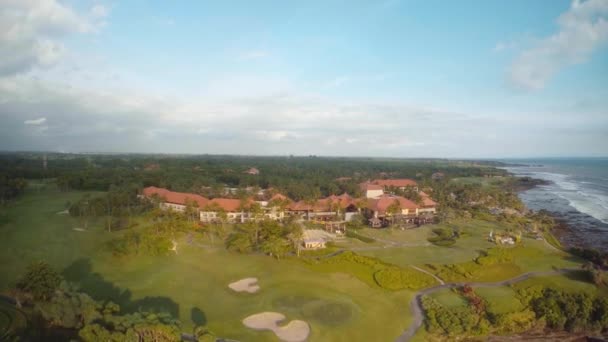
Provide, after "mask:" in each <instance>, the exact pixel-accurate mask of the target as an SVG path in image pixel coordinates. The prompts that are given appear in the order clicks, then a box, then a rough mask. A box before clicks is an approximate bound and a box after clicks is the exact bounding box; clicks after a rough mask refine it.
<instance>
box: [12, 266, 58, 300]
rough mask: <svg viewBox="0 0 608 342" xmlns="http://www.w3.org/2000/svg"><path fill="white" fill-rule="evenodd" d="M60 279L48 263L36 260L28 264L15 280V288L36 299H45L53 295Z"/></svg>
mask: <svg viewBox="0 0 608 342" xmlns="http://www.w3.org/2000/svg"><path fill="white" fill-rule="evenodd" d="M61 280H62V277H61V275H59V273H57V271H55V270H54V269H53V268H52V267H51V266H50V265H49V264H47V263H46V262H44V261H38V262H34V263H32V264H30V265H29V266H28V268H27V271H26V273H25V274H24V275H23V276H22V277H21V278H20V279H19V280H18V281H17V284H16V288H17V289H19V290H20V291H22V292H24V293H27V294H30V295H31V296H32V297H33V298H34V299H36V300H43V301H46V300H48V299H50V298H51V296H53V293H55V290H56V289H57V288H58V287H59V284H60V283H61Z"/></svg>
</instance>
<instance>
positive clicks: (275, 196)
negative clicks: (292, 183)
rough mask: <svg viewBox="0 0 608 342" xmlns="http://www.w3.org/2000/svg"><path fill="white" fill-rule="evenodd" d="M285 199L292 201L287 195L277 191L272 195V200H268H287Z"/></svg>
mask: <svg viewBox="0 0 608 342" xmlns="http://www.w3.org/2000/svg"><path fill="white" fill-rule="evenodd" d="M285 200H287V201H290V202H291V200H290V199H289V198H288V197H287V196H285V195H282V194H279V193H276V194H274V195H273V196H272V197H270V200H268V201H285Z"/></svg>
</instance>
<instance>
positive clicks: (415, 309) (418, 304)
mask: <svg viewBox="0 0 608 342" xmlns="http://www.w3.org/2000/svg"><path fill="white" fill-rule="evenodd" d="M572 271H579V269H576V268H562V269H558V270H554V271H537V272H528V273H524V274H521V275H519V276H517V277H515V278H511V279H507V280H503V281H498V282H494V283H475V282H462V283H448V284H443V285H438V286H435V287H430V288H428V289H424V290H420V291H418V292H416V294H415V295H414V298H413V299H412V301H411V302H410V311H411V312H412V314H413V315H414V321H413V322H412V324H410V327H409V328H408V329H407V330H406V331H404V332H403V333H402V334H401V335H400V336H399V337H397V339H396V341H398V342H405V341H409V340H410V339H411V338H412V337H413V336H414V334H416V331H418V329H419V328H420V326H422V322H423V321H424V312H423V310H422V296H425V295H428V294H431V293H433V292H437V291H439V290H443V289H451V288H455V287H462V286H464V285H469V286H471V287H497V286H506V285H511V284H515V283H518V282H520V281H524V280H527V279H529V278H533V277H541V276H552V275H558V274H565V273H568V272H572Z"/></svg>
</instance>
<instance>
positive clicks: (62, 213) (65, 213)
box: [57, 209, 70, 215]
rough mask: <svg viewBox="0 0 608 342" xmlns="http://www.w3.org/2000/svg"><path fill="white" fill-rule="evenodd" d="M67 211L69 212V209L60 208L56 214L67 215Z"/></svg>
mask: <svg viewBox="0 0 608 342" xmlns="http://www.w3.org/2000/svg"><path fill="white" fill-rule="evenodd" d="M69 213H70V211H69V210H67V209H66V210H62V211H59V212H57V215H67V214H69Z"/></svg>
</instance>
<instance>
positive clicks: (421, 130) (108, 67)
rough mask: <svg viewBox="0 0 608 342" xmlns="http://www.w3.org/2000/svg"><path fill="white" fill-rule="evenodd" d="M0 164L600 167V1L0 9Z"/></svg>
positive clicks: (605, 52)
mask: <svg viewBox="0 0 608 342" xmlns="http://www.w3.org/2000/svg"><path fill="white" fill-rule="evenodd" d="M0 150H9V151H13V150H18V151H24V150H28V151H31V150H42V151H56V152H144V153H191V154H240V155H244V154H252V155H310V154H314V155H332V156H338V155H339V156H382V157H385V156H391V157H440V158H513V157H559V156H608V0H586V1H582V0H581V1H577V0H576V1H566V0H536V1H529V0H510V1H499V0H487V1H480V0H475V1H472V0H454V1H439V0H425V1H422V0H420V1H406V0H402V1H400V0H384V1H382V0H380V1H365V0H355V1H347V0H344V1H333V0H323V1H313V0H309V1H278V0H277V1H263V0H260V1H198V0H181V1H151V0H130V1H117V0H107V1H106V0H99V1H97V0H82V1H77V0H65V1H61V0H37V1H36V0H0Z"/></svg>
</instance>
